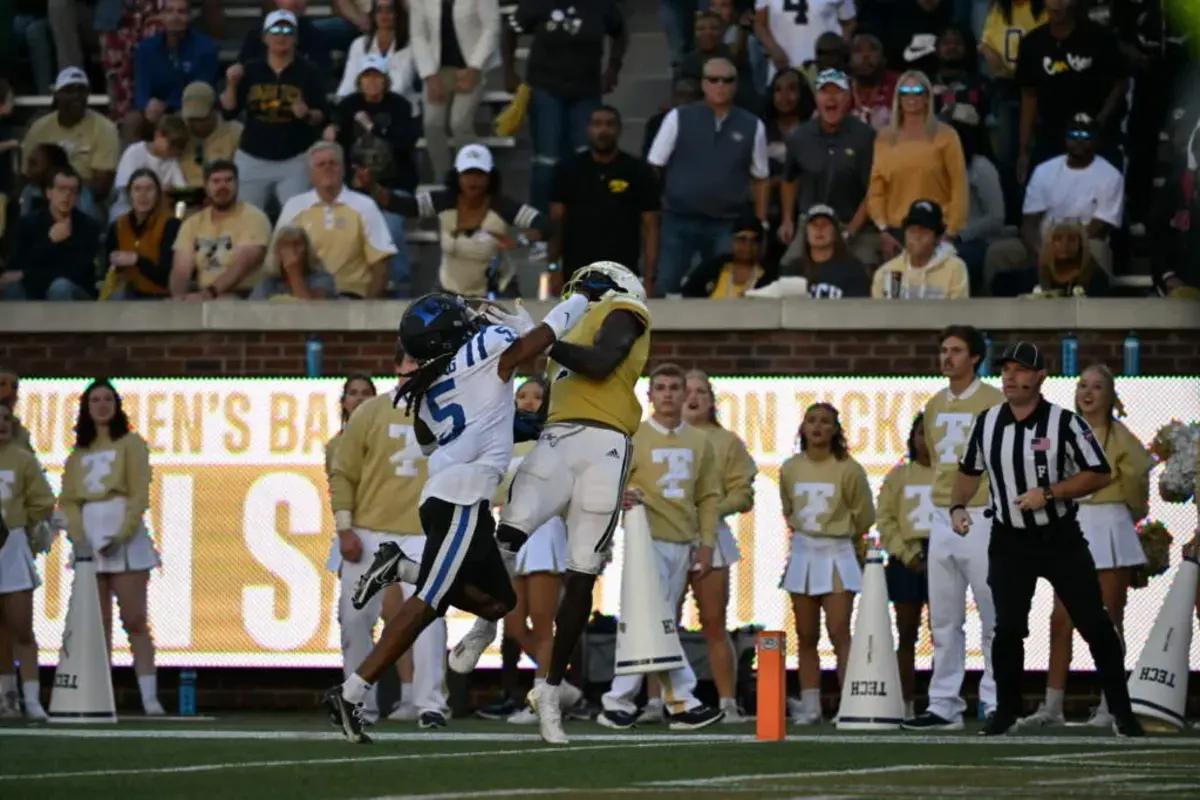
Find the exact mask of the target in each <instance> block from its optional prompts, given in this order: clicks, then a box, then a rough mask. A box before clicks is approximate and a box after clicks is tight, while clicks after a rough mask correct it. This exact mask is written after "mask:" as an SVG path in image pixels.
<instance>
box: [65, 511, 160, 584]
mask: <svg viewBox="0 0 1200 800" xmlns="http://www.w3.org/2000/svg"><path fill="white" fill-rule="evenodd" d="M125 503H126V500H125V498H124V497H110V498H109V499H107V500H97V501H95V502H91V503H84V504H83V535H84V536H86V537H87V540H88V544H90V545H91V546H92V550H93V551H94V558H95V561H96V572H97V573H100V574H104V573H112V572H143V571H145V570H151V569H154V568H155V567H157V566H158V565H159V564H160V563H161V562H160V561H159V559H158V551H156V550H155V549H154V542H153V541H152V540H151V539H150V534H149V532H147V531H146V525H145V523H143V522H141V521H139V522H138V529H137V532H135V533H134V534H133V537H132V538H131V539H130V540H129V541H128V542H126V543H125V544H123V545H120V546H119V547H117V548H116V550H115V551H114V552H113V553H112V554H111V555H104V554H102V553H101V552H100V551H101V550H102V549H103V548H105V547H107V546H108V545H109V544H110V543H111V542H112V540H113V539H114V538H115V537H116V535H117V533H118V532H119V531H120V529H121V524H122V523H123V522H124V520H125Z"/></svg>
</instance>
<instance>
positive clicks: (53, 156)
mask: <svg viewBox="0 0 1200 800" xmlns="http://www.w3.org/2000/svg"><path fill="white" fill-rule="evenodd" d="M69 166H71V161H70V159H68V158H67V151H66V150H63V149H62V148H61V147H59V146H58V145H56V144H50V143H49V142H42V143H41V144H37V145H34V147H33V149H32V150H30V151H29V154H28V155H27V156H26V157H25V188H24V189H22V190H21V200H20V205H19V214H20V216H22V217H26V216H29V215H30V214H32V213H33V212H34V211H38V210H41V209H44V208H45V207H46V198H47V197H48V196H49V194H50V182H51V181H52V180H53V178H54V173H55V172H56V171H57V170H59V169H62V168H64V167H69Z"/></svg>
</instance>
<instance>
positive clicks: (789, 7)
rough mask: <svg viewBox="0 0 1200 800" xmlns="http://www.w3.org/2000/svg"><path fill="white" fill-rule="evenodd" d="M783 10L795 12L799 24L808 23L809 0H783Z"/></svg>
mask: <svg viewBox="0 0 1200 800" xmlns="http://www.w3.org/2000/svg"><path fill="white" fill-rule="evenodd" d="M783 10H784V11H788V12H791V13H793V14H795V21H796V24H797V25H807V24H808V0H783Z"/></svg>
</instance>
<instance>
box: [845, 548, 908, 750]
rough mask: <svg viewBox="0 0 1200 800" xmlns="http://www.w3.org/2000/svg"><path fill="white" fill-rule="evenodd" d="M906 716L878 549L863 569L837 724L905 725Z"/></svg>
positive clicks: (868, 727)
mask: <svg viewBox="0 0 1200 800" xmlns="http://www.w3.org/2000/svg"><path fill="white" fill-rule="evenodd" d="M903 720H904V698H903V695H902V694H901V690H900V664H899V662H897V661H896V648H895V644H894V642H893V641H892V619H891V617H890V616H889V615H888V593H887V579H886V577H885V576H884V572H883V554H882V553H881V552H880V551H878V550H872V551H871V552H870V553H869V554H868V555H867V564H866V569H864V570H863V588H862V596H861V597H860V598H859V601H858V618H857V619H856V620H855V622H854V638H853V639H851V640H850V660H849V663H848V664H847V666H846V679H845V681H844V682H843V683H842V702H841V704H840V705H839V706H838V716H837V726H838V729H839V730H852V731H853V730H859V731H862V730H868V731H869V730H876V731H877V730H888V729H892V728H899V727H900V723H901V722H902V721H903Z"/></svg>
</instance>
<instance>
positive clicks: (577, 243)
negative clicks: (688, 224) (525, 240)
mask: <svg viewBox="0 0 1200 800" xmlns="http://www.w3.org/2000/svg"><path fill="white" fill-rule="evenodd" d="M620 138H621V113H620V112H619V111H617V109H615V108H613V107H612V106H600V108H597V109H596V110H595V111H593V112H592V117H591V120H590V121H589V122H588V149H587V151H586V152H583V153H578V154H576V155H575V156H573V157H572V158H569V159H567V160H566V161H560V162H559V164H558V168H557V169H556V170H555V174H554V191H553V192H551V194H550V219H551V220H553V221H554V231H555V235H554V240H553V242H552V243H551V245H550V258H551V260H552V261H553V260H559V258H560V256H561V265H562V269H561V270H559V271H558V272H556V273H554V274H555V275H556V276H557V280H558V285H557V286H555V287H554V289H555V293H556V294H557V290H558V289H559V288H560V287H561V284H562V282H564V281H567V280H570V278H571V275H572V274H573V273H574V272H575V270H576V269H578V268H579V267H582V266H585V265H586V264H590V263H591V262H593V261H598V260H608V261H616V262H617V263H618V264H623V265H625V266H627V267H629V269H631V270H633V271H634V272H636V273H638V274H640V275H641V276H642V279H643V281H644V283H645V285H646V294H647V295H648V296H649V295H652V294H653V288H654V272H655V267H656V265H657V261H658V222H659V219H658V209H659V190H658V180H657V179H656V178H655V176H654V173H653V172H652V171H651V169H650V167H649V165H648V164H646V162H645V161H643V160H642V159H640V158H637V157H636V156H631V155H629V154H628V153H625V152H622V151H621V150H619V149H618V148H617V143H618V142H619V140H620ZM639 256H640V257H641V263H642V267H641V269H640V270H639V269H638V260H639Z"/></svg>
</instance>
